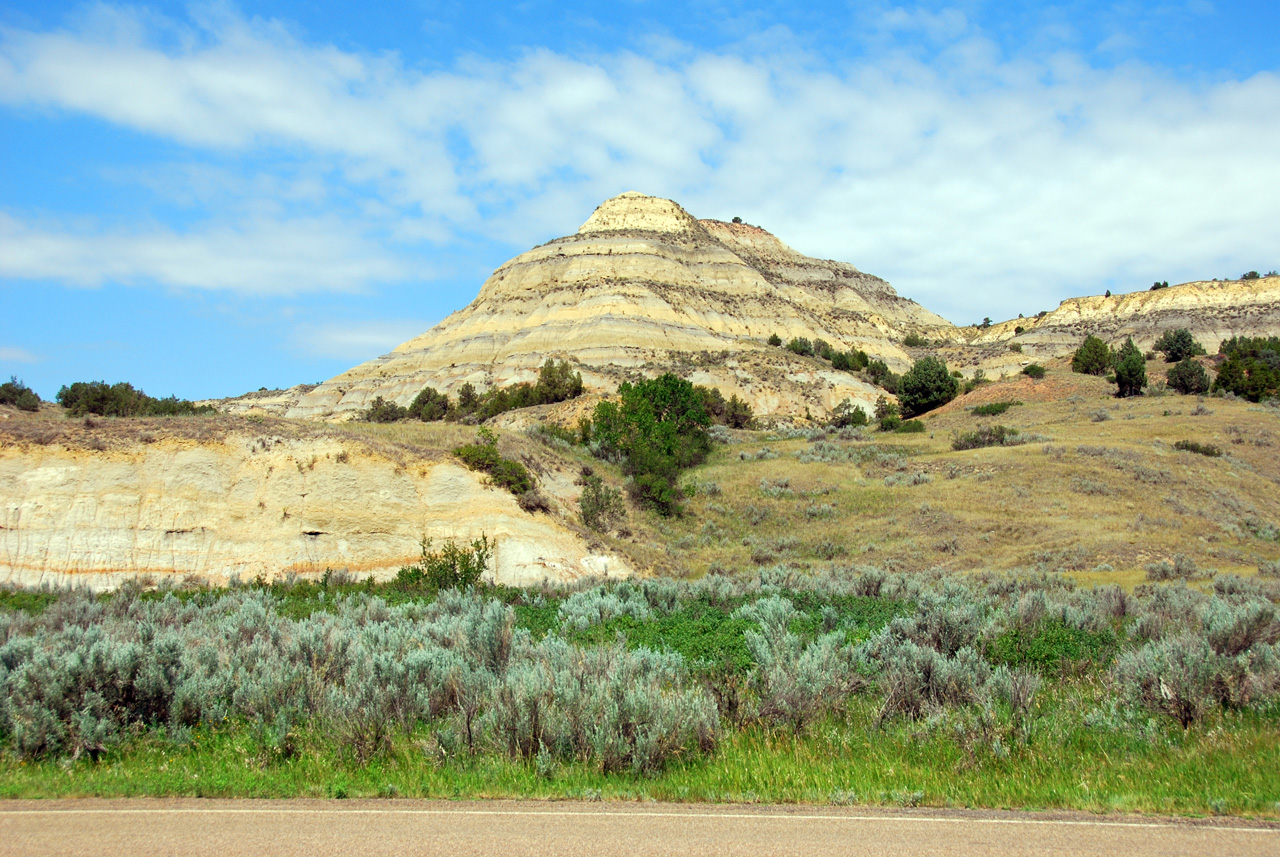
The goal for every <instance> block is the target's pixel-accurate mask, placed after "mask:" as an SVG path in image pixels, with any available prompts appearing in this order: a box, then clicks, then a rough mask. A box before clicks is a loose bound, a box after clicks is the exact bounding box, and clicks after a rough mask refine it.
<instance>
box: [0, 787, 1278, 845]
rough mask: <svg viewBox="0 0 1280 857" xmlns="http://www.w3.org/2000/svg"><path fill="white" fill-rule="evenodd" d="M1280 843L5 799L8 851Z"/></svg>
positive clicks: (563, 810)
mask: <svg viewBox="0 0 1280 857" xmlns="http://www.w3.org/2000/svg"><path fill="white" fill-rule="evenodd" d="M11 854H14V855H17V854H21V855H44V854H49V855H55V854H56V855H66V857H72V855H82V854H83V855H95V857H97V855H122V857H135V855H136V857H147V855H177V854H181V855H209V857H241V855H250V854H252V855H258V854H270V855H273V856H274V857H293V855H299V856H300V857H301V855H306V857H312V855H330V854H332V855H343V857H357V855H372V854H396V855H416V854H424V855H425V854H443V855H448V857H470V855H484V857H495V856H496V855H508V854H520V855H526V854H527V855H592V857H595V855H610V856H612V855H659V854H661V855H666V854H679V855H702V854H715V855H738V854H741V855H751V857H764V855H769V857H773V855H791V854H796V855H799V854H804V855H835V854H841V855H848V854H852V855H861V854H866V855H873V854H874V855H885V857H891V855H933V854H937V855H944V854H945V855H949V856H950V855H955V857H979V855H982V857H986V855H1015V854H1017V855H1023V854H1053V855H1086V854H1088V855H1094V854H1096V855H1115V854H1119V855H1124V857H1155V855H1173V854H1186V855H1197V857H1207V855H1215V854H1222V855H1231V857H1249V855H1266V857H1276V855H1280V825H1264V824H1258V823H1253V824H1251V823H1249V822H1238V821H1231V820H1221V819H1216V820H1206V821H1180V820H1169V819H1147V818H1133V817H1114V818H1108V817H1095V816H1087V815H1080V814H1065V813H1064V814H1052V815H1048V814H1025V813H999V812H966V811H930V810H920V811H916V810H896V811H884V810H869V809H864V808H848V809H843V808H829V807H736V806H733V807H730V806H682V805H670V804H601V803H528V802H518V801H495V802H488V803H449V802H442V801H218V800H111V801H107V800H58V801H54V800H50V801H8V802H0V855H5V857H7V855H11Z"/></svg>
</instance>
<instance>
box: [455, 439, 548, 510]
mask: <svg viewBox="0 0 1280 857" xmlns="http://www.w3.org/2000/svg"><path fill="white" fill-rule="evenodd" d="M453 454H454V455H456V456H458V458H459V459H461V460H462V463H463V464H465V465H467V467H468V468H470V469H471V470H476V471H479V472H481V473H487V474H488V475H489V479H490V481H492V482H493V484H494V485H498V486H500V487H502V488H506V489H507V490H508V491H510V492H511V493H512V494H515V495H516V496H519V495H521V494H524V493H526V492H529V491H532V490H533V489H534V488H535V487H537V486H536V484H535V483H534V481H533V476H532V475H530V473H529V471H528V470H527V469H526V468H525V466H524V465H523V464H521V463H520V462H518V461H513V460H512V459H510V458H503V457H502V455H501V453H499V452H498V436H497V435H496V434H494V433H493V432H492V431H490V430H489V429H487V428H482V429H480V431H479V433H478V434H477V435H476V442H475V443H469V444H465V445H464V446H460V447H458V448H457V449H455V450H454V451H453Z"/></svg>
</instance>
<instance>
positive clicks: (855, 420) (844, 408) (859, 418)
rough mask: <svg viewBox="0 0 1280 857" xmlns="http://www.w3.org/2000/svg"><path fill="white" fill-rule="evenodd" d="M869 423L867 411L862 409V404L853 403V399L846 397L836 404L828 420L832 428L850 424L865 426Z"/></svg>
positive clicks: (846, 426) (844, 426) (828, 424)
mask: <svg viewBox="0 0 1280 857" xmlns="http://www.w3.org/2000/svg"><path fill="white" fill-rule="evenodd" d="M866 424H867V412H866V411H864V410H863V409H862V406H861V405H855V404H853V402H852V400H850V399H845V400H844V401H843V402H841V403H840V404H838V405H836V406H835V408H833V409H832V411H831V419H830V420H829V421H828V422H827V426H828V427H830V428H848V427H850V426H865V425H866Z"/></svg>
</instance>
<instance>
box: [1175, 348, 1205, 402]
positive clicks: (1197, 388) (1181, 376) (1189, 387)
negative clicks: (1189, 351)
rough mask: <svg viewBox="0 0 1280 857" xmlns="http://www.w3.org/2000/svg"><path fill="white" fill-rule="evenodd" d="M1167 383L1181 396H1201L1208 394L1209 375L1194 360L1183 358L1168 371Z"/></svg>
mask: <svg viewBox="0 0 1280 857" xmlns="http://www.w3.org/2000/svg"><path fill="white" fill-rule="evenodd" d="M1168 383H1169V386H1170V387H1171V388H1172V389H1173V390H1175V391H1176V392H1179V393H1182V394H1183V395H1201V394H1204V393H1207V392H1209V373H1208V372H1206V371H1205V368H1204V367H1203V366H1201V365H1200V364H1199V363H1197V362H1196V361H1195V359H1194V358H1191V357H1185V358H1183V359H1182V360H1181V361H1179V362H1178V364H1177V365H1176V366H1174V367H1173V368H1172V369H1170V370H1169V378H1168Z"/></svg>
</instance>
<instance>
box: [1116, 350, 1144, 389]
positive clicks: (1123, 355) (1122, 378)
mask: <svg viewBox="0 0 1280 857" xmlns="http://www.w3.org/2000/svg"><path fill="white" fill-rule="evenodd" d="M1115 368H1116V386H1117V388H1118V389H1117V391H1116V395H1117V396H1119V397H1120V398H1122V399H1123V398H1127V397H1130V396H1141V395H1142V388H1143V387H1145V386H1147V361H1146V359H1145V358H1144V357H1143V356H1142V352H1141V351H1139V350H1138V347H1137V346H1136V345H1134V344H1133V338H1132V337H1130V338H1129V339H1126V340H1125V343H1124V345H1123V346H1121V348H1120V351H1119V352H1118V353H1117V354H1116V367H1115Z"/></svg>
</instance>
